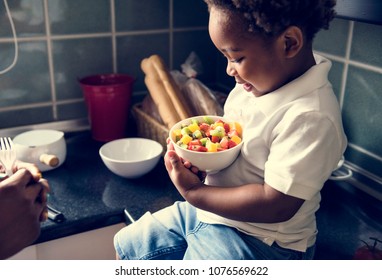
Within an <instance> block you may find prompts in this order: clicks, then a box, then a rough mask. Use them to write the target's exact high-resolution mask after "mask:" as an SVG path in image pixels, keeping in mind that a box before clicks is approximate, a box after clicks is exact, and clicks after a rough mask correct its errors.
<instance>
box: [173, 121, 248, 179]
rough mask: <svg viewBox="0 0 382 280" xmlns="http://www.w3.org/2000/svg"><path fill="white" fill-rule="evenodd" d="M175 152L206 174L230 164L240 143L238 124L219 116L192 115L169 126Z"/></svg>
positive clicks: (240, 145)
mask: <svg viewBox="0 0 382 280" xmlns="http://www.w3.org/2000/svg"><path fill="white" fill-rule="evenodd" d="M169 136H170V139H171V141H172V143H173V145H174V148H175V151H176V153H177V154H178V155H179V156H180V157H181V158H183V159H184V160H187V161H189V162H191V163H192V165H194V166H196V167H197V168H198V169H199V170H202V171H206V172H208V173H212V172H217V171H219V170H222V169H224V168H226V167H228V166H229V165H231V164H232V163H233V162H234V160H235V159H236V158H237V156H238V155H239V153H240V150H241V147H242V145H243V141H242V137H243V131H242V127H241V125H240V124H239V123H237V122H233V121H230V120H228V119H226V118H224V117H220V116H195V117H191V118H188V119H185V120H182V121H180V122H178V123H177V124H175V125H174V126H173V127H172V128H171V129H170V135H169Z"/></svg>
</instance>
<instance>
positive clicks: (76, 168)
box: [36, 131, 382, 260]
mask: <svg viewBox="0 0 382 280" xmlns="http://www.w3.org/2000/svg"><path fill="white" fill-rule="evenodd" d="M65 139H66V144H67V156H66V160H65V162H64V163H63V164H62V165H61V166H59V167H58V168H56V169H54V170H50V171H46V172H44V173H43V177H44V178H46V179H48V181H49V184H50V187H51V193H50V196H49V204H50V205H51V206H52V207H53V208H56V209H57V210H59V211H61V212H62V213H63V214H64V216H65V218H66V220H65V221H63V222H61V223H56V222H53V221H50V220H48V221H46V222H44V223H43V224H42V229H41V235H40V237H39V238H38V240H37V241H36V243H41V242H45V241H49V240H54V239H57V238H61V237H66V236H70V235H73V234H77V233H81V232H85V231H89V230H94V229H98V228H102V227H106V226H110V225H113V224H117V223H121V222H126V223H127V224H128V223H130V222H131V220H129V219H128V218H127V216H126V215H125V210H126V211H127V212H128V213H129V215H130V216H131V217H132V218H133V219H138V218H139V217H140V216H142V215H143V214H144V213H145V212H146V211H156V210H159V209H161V208H163V207H165V206H168V205H171V204H173V203H174V202H175V201H176V200H180V199H182V197H181V196H180V195H179V194H178V192H177V190H176V189H175V187H174V186H173V184H172V182H171V180H170V179H169V177H168V174H167V172H166V170H165V167H164V164H163V158H162V159H161V160H160V162H159V163H158V165H157V166H156V167H155V168H154V170H152V171H151V172H149V173H148V174H146V175H144V176H143V177H141V178H136V179H126V178H122V177H119V176H117V175H114V174H113V173H112V172H111V171H109V170H108V169H107V168H106V166H105V165H104V164H103V162H102V160H101V158H100V156H99V154H98V151H99V148H100V147H101V146H102V144H103V143H101V142H97V141H94V140H92V138H91V135H90V132H89V131H83V132H73V133H67V134H66V135H65ZM317 224H318V230H319V233H318V238H317V250H316V259H341V260H346V259H351V258H352V256H353V254H354V252H355V250H356V249H357V248H358V247H360V246H362V245H364V244H363V243H362V242H361V241H360V240H361V239H362V240H364V241H367V242H369V241H370V240H369V238H370V237H375V238H378V239H380V240H382V203H381V201H379V200H377V199H375V198H373V197H371V196H370V195H368V194H366V193H365V192H363V191H360V190H358V189H356V188H355V187H353V186H352V185H351V184H350V183H348V182H336V181H328V182H327V183H326V184H325V186H324V188H323V190H322V202H321V208H320V209H319V210H318V212H317Z"/></svg>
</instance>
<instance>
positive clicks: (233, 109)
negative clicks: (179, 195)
mask: <svg viewBox="0 0 382 280" xmlns="http://www.w3.org/2000/svg"><path fill="white" fill-rule="evenodd" d="M315 59H316V63H317V64H316V65H315V66H313V67H312V68H310V69H309V70H308V71H307V72H306V73H304V74H303V75H302V76H300V77H298V78H297V79H295V80H293V81H292V82H290V83H288V84H286V85H285V86H283V87H281V88H279V89H277V90H275V91H273V92H271V93H268V94H266V95H263V96H261V97H255V96H254V95H253V94H252V93H248V92H246V91H245V90H244V89H243V88H242V85H239V84H237V85H236V86H235V88H234V89H233V90H232V92H231V93H230V94H229V96H228V98H227V101H226V104H225V106H224V111H225V116H226V117H228V118H230V119H233V120H236V121H237V122H239V123H241V124H242V126H243V140H244V144H243V147H242V150H241V153H240V155H239V157H238V158H237V160H236V161H235V162H234V163H233V164H232V165H230V166H229V167H227V168H226V169H224V170H222V171H220V172H218V173H216V174H210V175H208V176H207V178H206V184H209V185H215V186H222V187H224V186H238V185H243V184H249V183H259V184H263V183H264V182H266V183H267V184H268V185H270V186H272V187H273V188H275V189H276V190H278V191H280V192H282V193H284V194H288V195H291V196H294V197H298V198H302V199H304V200H305V202H304V203H303V205H302V206H301V208H300V209H299V210H298V212H297V213H296V214H295V215H294V216H293V217H292V218H291V219H289V220H288V221H285V222H281V223H247V222H240V221H235V220H230V219H226V218H224V217H221V216H218V215H216V214H213V213H210V212H207V211H204V210H201V209H198V218H199V219H200V220H201V221H203V222H206V223H218V224H225V225H228V226H232V227H235V228H237V229H239V230H240V231H243V232H245V233H247V234H250V235H253V236H256V237H258V238H259V239H261V240H263V241H264V242H265V243H267V244H269V245H271V244H272V243H273V242H277V244H278V245H279V246H281V247H284V248H289V249H294V250H298V251H305V250H306V248H307V247H310V246H312V245H313V244H314V243H315V240H316V234H317V228H316V218H315V212H316V211H317V209H318V208H319V203H320V199H321V196H320V190H321V188H322V187H323V184H324V183H325V181H326V180H327V179H328V177H329V176H330V174H331V173H332V171H333V170H334V169H335V168H336V167H337V164H338V162H339V160H340V158H341V156H342V154H343V152H344V151H345V149H346V145H347V140H346V136H345V134H344V131H343V127H342V120H341V113H340V109H339V106H338V102H337V99H336V97H335V95H334V93H333V90H332V86H331V84H330V83H329V81H328V78H327V76H328V72H329V69H330V67H331V62H330V61H329V60H327V59H325V58H324V57H321V56H318V55H315Z"/></svg>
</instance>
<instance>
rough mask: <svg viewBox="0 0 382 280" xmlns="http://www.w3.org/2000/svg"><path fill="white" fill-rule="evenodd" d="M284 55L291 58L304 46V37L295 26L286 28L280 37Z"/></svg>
mask: <svg viewBox="0 0 382 280" xmlns="http://www.w3.org/2000/svg"><path fill="white" fill-rule="evenodd" d="M281 38H282V43H283V48H284V55H285V57H287V58H292V57H294V56H296V55H297V54H298V52H299V51H300V50H301V48H302V47H303V45H304V35H303V33H302V30H301V29H300V28H299V27H297V26H290V27H288V28H287V29H286V30H285V31H284V32H283V34H282V35H281Z"/></svg>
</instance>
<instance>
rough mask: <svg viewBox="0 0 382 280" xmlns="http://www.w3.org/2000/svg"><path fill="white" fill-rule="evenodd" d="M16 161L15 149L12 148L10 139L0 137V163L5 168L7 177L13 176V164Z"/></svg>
mask: <svg viewBox="0 0 382 280" xmlns="http://www.w3.org/2000/svg"><path fill="white" fill-rule="evenodd" d="M15 161H16V149H15V147H14V146H13V142H12V139H11V138H9V137H4V138H3V137H0V162H1V164H2V165H3V166H4V168H5V173H6V174H7V176H11V175H12V174H13V164H14V163H15Z"/></svg>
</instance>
